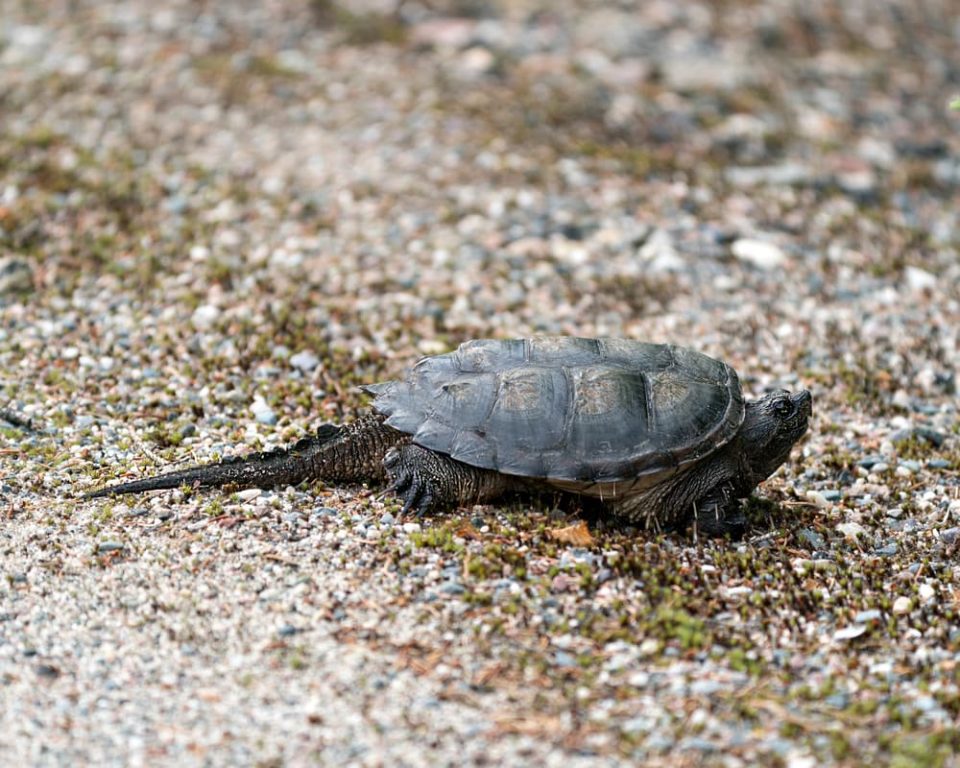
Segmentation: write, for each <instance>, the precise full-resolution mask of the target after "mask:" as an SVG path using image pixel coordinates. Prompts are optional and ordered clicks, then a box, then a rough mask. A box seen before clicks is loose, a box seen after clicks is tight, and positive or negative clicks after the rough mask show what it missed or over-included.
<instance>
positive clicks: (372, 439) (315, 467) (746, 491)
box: [87, 391, 811, 536]
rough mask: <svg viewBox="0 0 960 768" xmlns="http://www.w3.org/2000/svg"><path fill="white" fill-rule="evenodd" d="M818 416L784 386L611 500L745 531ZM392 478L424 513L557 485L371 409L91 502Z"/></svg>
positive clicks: (805, 395) (656, 517)
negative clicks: (424, 438) (687, 460)
mask: <svg viewBox="0 0 960 768" xmlns="http://www.w3.org/2000/svg"><path fill="white" fill-rule="evenodd" d="M810 412H811V397H810V393H809V392H806V391H801V392H799V393H795V394H790V393H787V392H784V391H778V392H774V393H772V394H770V395H767V396H766V397H764V398H761V399H760V400H756V401H752V402H749V403H747V413H746V418H745V420H744V423H743V426H742V428H741V430H740V432H739V433H738V434H737V436H736V438H735V439H734V440H732V441H731V442H730V443H728V444H727V445H725V446H724V447H723V448H722V449H721V450H719V451H717V452H716V453H715V454H713V455H711V456H710V457H709V458H708V459H706V460H705V461H703V462H700V463H698V464H694V465H691V467H690V468H688V469H686V470H685V471H683V472H679V473H677V474H675V475H672V476H671V477H669V478H668V479H666V480H664V481H663V482H661V483H659V484H656V485H654V486H653V487H651V488H649V489H646V490H645V491H643V492H640V493H635V494H627V495H622V496H619V497H618V496H617V492H616V489H615V488H610V489H609V490H608V492H607V496H606V498H605V499H604V501H605V502H606V503H607V505H608V508H609V510H610V512H611V513H612V514H613V515H614V516H616V517H618V518H620V519H622V520H624V521H625V522H629V523H632V524H639V525H643V526H656V527H660V526H663V527H676V526H680V525H684V524H686V523H688V522H690V521H693V522H694V523H695V524H696V526H697V528H698V530H699V531H700V532H702V533H704V534H706V535H712V536H722V535H731V536H739V535H740V534H742V532H743V530H744V524H745V521H744V517H743V514H742V512H741V511H740V503H739V500H740V499H742V498H745V497H747V496H749V495H750V493H752V491H753V490H754V489H755V488H756V486H757V485H758V484H759V483H760V482H762V481H763V480H765V479H766V478H767V477H769V476H770V475H771V474H772V473H773V472H774V471H775V470H776V469H777V468H778V467H779V466H780V465H781V464H782V463H783V462H784V461H786V459H787V457H788V456H789V454H790V449H791V448H792V447H793V445H794V444H795V443H796V442H797V441H798V440H799V439H800V438H801V437H802V436H803V434H804V433H805V432H806V429H807V420H808V418H809V416H810ZM384 479H387V480H388V481H389V488H390V489H391V490H393V491H394V492H395V493H396V495H397V496H399V497H400V498H401V499H403V501H404V507H403V510H404V512H411V511H412V512H416V513H417V514H418V515H422V514H424V513H426V512H428V511H431V510H433V509H437V508H443V507H449V506H453V505H458V504H473V503H482V502H487V501H491V500H493V499H496V498H497V497H499V496H501V495H503V494H504V493H506V492H509V491H537V490H544V489H547V488H550V487H554V486H552V484H551V483H550V482H549V481H544V480H542V479H540V480H538V479H534V478H520V477H514V476H511V475H506V474H503V473H499V472H495V471H492V470H488V469H481V468H477V467H473V466H470V465H468V464H464V463H462V462H459V461H456V460H454V459H452V458H450V457H449V456H446V455H444V454H441V453H437V452H434V451H430V450H428V449H426V448H423V447H421V446H418V445H416V444H413V443H412V442H411V436H410V435H408V434H406V433H404V432H401V431H399V430H396V429H394V428H392V427H389V426H387V425H386V424H385V423H384V418H383V416H382V415H380V414H378V413H375V412H371V413H368V414H366V415H364V416H362V417H361V418H360V419H358V420H357V421H355V422H353V423H351V424H348V425H345V426H334V425H324V426H323V427H321V428H320V430H318V433H317V435H316V436H315V437H311V438H305V439H304V440H301V441H299V442H298V443H296V444H295V445H294V446H292V447H291V448H288V449H283V450H278V451H271V452H268V453H256V454H252V455H250V456H247V457H242V458H238V459H229V460H226V461H222V462H219V463H217V464H210V465H205V466H200V467H193V468H189V469H185V470H181V471H178V472H172V473H170V474H166V475H160V476H158V477H153V478H146V479H144V480H136V481H133V482H130V483H123V484H120V485H115V486H111V487H107V488H103V489H100V490H98V491H95V492H93V493H90V494H87V498H97V497H103V496H111V495H115V494H123V493H138V492H142V491H150V490H159V489H164V488H176V487H179V486H182V485H194V486H197V487H216V486H223V485H245V486H256V487H272V486H277V485H296V484H298V483H300V482H303V481H305V480H323V481H325V482H331V483H357V482H370V483H379V482H382V481H383V480H384ZM600 496H601V498H603V496H602V493H601V494H600Z"/></svg>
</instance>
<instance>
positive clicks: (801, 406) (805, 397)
mask: <svg viewBox="0 0 960 768" xmlns="http://www.w3.org/2000/svg"><path fill="white" fill-rule="evenodd" d="M793 404H794V405H795V406H796V407H797V411H799V412H800V413H802V414H803V415H804V416H807V417H809V416H810V415H811V414H812V413H813V395H811V394H810V390H807V389H802V390H800V391H799V392H797V393H796V394H795V395H793Z"/></svg>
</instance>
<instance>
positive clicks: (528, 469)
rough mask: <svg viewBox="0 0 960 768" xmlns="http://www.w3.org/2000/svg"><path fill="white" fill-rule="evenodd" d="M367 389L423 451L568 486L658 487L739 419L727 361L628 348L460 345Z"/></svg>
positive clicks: (631, 344) (723, 438)
mask: <svg viewBox="0 0 960 768" xmlns="http://www.w3.org/2000/svg"><path fill="white" fill-rule="evenodd" d="M365 389H366V390H367V391H368V392H370V393H371V394H373V395H374V396H375V399H374V402H373V407H374V408H375V409H376V410H377V411H379V412H380V413H383V414H384V415H386V416H387V419H386V423H387V424H389V425H390V426H392V427H394V428H395V429H398V430H400V431H402V432H406V433H408V434H410V435H413V441H414V442H415V443H417V444H419V445H421V446H423V447H424V448H429V449H430V450H433V451H438V452H440V453H445V454H448V455H449V456H451V457H453V458H454V459H457V460H458V461H462V462H464V463H466V464H471V465H473V466H476V467H482V468H484V469H492V470H496V471H498V472H503V473H505V474H510V475H518V476H521V477H531V478H543V479H545V480H548V481H561V482H562V483H563V484H564V485H567V486H570V487H574V488H575V487H577V486H578V485H579V484H583V485H584V486H586V485H591V484H597V483H602V484H606V483H616V482H621V481H637V480H638V479H640V478H646V479H647V480H648V481H649V482H647V483H644V484H645V485H648V484H650V482H656V481H657V480H658V479H659V478H660V477H661V476H663V475H667V474H673V473H674V472H676V471H678V470H679V469H681V468H683V467H684V466H685V465H689V464H690V463H692V462H696V461H698V460H699V459H702V458H703V457H705V456H707V455H709V454H711V453H713V452H714V451H716V450H717V449H718V448H720V447H721V446H723V445H724V444H726V443H727V442H728V441H729V440H730V439H731V438H732V437H733V436H734V435H735V434H736V433H737V431H738V430H739V428H740V425H741V424H742V423H743V417H744V403H743V395H742V392H741V389H740V383H739V380H738V379H737V374H736V372H735V371H734V370H733V369H732V368H731V367H730V366H729V365H727V364H726V363H723V362H720V361H719V360H714V359H713V358H710V357H707V356H706V355H703V354H700V353H699V352H695V351H694V350H691V349H686V348H683V347H677V346H673V345H671V344H647V343H644V342H640V341H631V340H624V339H584V338H572V337H545V338H533V339H513V340H505V341H498V340H477V341H468V342H466V343H464V344H461V345H460V347H459V348H458V349H457V350H456V351H455V352H450V353H447V354H443V355H436V356H434V357H426V358H423V359H422V360H420V361H419V362H418V363H417V364H416V365H415V366H414V367H413V368H412V369H411V370H410V372H409V374H408V375H407V377H406V378H405V379H403V380H401V381H388V382H384V383H382V384H375V385H372V386H369V387H366V388H365Z"/></svg>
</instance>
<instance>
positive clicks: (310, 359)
mask: <svg viewBox="0 0 960 768" xmlns="http://www.w3.org/2000/svg"><path fill="white" fill-rule="evenodd" d="M319 364H320V358H319V357H317V356H316V355H315V354H313V352H311V351H309V350H304V351H303V352H297V354H295V355H294V356H293V357H291V358H290V365H292V366H293V367H294V368H299V369H300V370H301V371H305V372H306V373H310V372H311V371H312V370H314V369H315V368H316V367H317V366H318V365H319Z"/></svg>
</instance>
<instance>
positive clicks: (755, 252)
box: [730, 238, 787, 270]
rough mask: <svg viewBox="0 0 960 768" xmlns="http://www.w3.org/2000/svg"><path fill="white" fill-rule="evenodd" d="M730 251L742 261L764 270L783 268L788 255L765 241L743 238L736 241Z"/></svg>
mask: <svg viewBox="0 0 960 768" xmlns="http://www.w3.org/2000/svg"><path fill="white" fill-rule="evenodd" d="M730 249H731V251H732V252H733V255H734V256H735V257H736V258H738V259H740V261H744V262H747V263H748V264H751V265H752V266H754V267H757V268H759V269H763V270H771V269H777V268H779V267H782V266H783V265H784V263H785V262H786V260H787V255H786V254H785V253H784V252H783V250H782V249H780V248H779V247H778V246H776V245H774V244H773V243H768V242H766V241H765V240H752V239H749V238H741V239H740V240H734V242H733V245H731V246H730Z"/></svg>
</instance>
